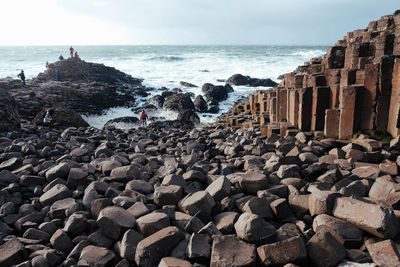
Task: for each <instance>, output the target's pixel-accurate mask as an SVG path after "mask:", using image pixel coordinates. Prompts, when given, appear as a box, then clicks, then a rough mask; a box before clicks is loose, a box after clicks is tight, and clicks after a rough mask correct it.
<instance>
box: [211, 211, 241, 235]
mask: <svg viewBox="0 0 400 267" xmlns="http://www.w3.org/2000/svg"><path fill="white" fill-rule="evenodd" d="M239 216H240V214H239V213H237V212H233V211H228V212H222V213H220V214H217V215H216V216H215V217H214V223H215V226H216V227H217V229H218V230H219V231H220V232H221V233H222V234H223V235H228V234H234V233H235V228H234V224H235V223H236V221H237V219H239Z"/></svg>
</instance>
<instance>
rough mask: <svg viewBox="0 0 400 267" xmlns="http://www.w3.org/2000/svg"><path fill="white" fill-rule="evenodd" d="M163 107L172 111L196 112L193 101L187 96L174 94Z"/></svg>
mask: <svg viewBox="0 0 400 267" xmlns="http://www.w3.org/2000/svg"><path fill="white" fill-rule="evenodd" d="M163 107H164V108H165V109H168V110H172V111H178V112H179V111H182V110H188V109H190V110H194V104H193V102H192V99H191V98H190V96H189V95H187V94H181V93H179V94H174V95H172V96H170V97H169V98H168V99H167V100H165V102H164V105H163Z"/></svg>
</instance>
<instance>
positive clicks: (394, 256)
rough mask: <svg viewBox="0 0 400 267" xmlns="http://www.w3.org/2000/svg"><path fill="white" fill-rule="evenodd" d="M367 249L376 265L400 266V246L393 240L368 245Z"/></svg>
mask: <svg viewBox="0 0 400 267" xmlns="http://www.w3.org/2000/svg"><path fill="white" fill-rule="evenodd" d="M367 249H368V252H369V254H370V255H371V257H372V260H373V261H374V263H375V264H377V265H378V266H382V267H389V266H400V256H399V254H398V245H397V244H396V243H394V242H393V241H392V240H384V241H381V242H377V243H373V244H368V245H367Z"/></svg>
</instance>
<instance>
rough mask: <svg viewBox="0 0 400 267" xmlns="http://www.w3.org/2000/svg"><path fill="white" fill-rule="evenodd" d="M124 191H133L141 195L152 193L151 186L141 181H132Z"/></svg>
mask: <svg viewBox="0 0 400 267" xmlns="http://www.w3.org/2000/svg"><path fill="white" fill-rule="evenodd" d="M125 189H129V190H134V191H136V192H139V193H142V194H145V195H147V194H150V193H152V192H153V191H154V189H153V186H152V185H151V184H150V183H149V182H146V181H143V180H132V181H130V182H129V183H127V184H126V186H125Z"/></svg>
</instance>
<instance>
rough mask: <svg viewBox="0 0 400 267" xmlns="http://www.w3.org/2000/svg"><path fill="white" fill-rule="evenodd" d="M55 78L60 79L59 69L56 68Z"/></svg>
mask: <svg viewBox="0 0 400 267" xmlns="http://www.w3.org/2000/svg"><path fill="white" fill-rule="evenodd" d="M56 78H57V81H61V72H60V71H59V70H56Z"/></svg>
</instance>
